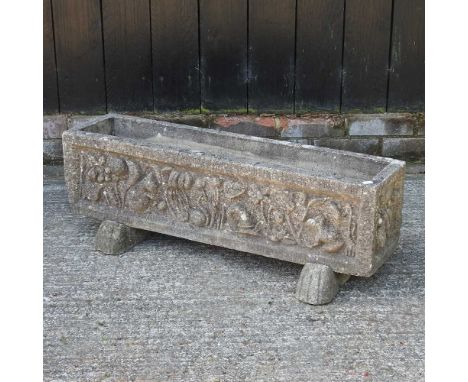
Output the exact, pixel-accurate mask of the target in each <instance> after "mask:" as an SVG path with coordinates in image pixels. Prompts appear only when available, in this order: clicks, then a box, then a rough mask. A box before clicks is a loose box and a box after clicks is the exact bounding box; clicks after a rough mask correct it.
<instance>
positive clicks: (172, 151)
mask: <svg viewBox="0 0 468 382" xmlns="http://www.w3.org/2000/svg"><path fill="white" fill-rule="evenodd" d="M63 139H64V149H65V177H66V180H67V185H68V191H69V199H70V203H71V205H72V207H73V208H74V209H75V211H77V212H80V213H83V214H85V215H88V216H91V217H95V218H98V219H103V220H106V219H107V220H115V221H118V222H120V223H122V224H126V225H128V226H131V227H134V228H139V229H144V230H150V231H155V232H161V233H165V234H170V235H174V236H179V237H183V238H187V239H190V240H196V241H201V242H204V243H207V244H213V245H218V246H224V247H228V248H232V249H237V250H240V251H244V252H250V253H254V254H259V255H263V256H268V257H274V258H278V259H281V260H285V261H291V262H295V263H299V264H305V263H309V262H315V263H321V264H325V265H328V266H330V267H331V268H332V269H333V270H334V271H335V272H338V273H346V274H353V275H360V276H370V275H372V274H373V273H374V272H375V271H376V270H377V269H378V268H379V267H380V266H381V265H382V264H383V262H384V261H385V260H386V258H387V257H388V256H390V254H391V253H392V252H393V250H394V248H395V246H396V245H397V242H398V237H399V228H400V224H401V208H402V195H403V177H404V163H403V162H400V161H396V160H393V159H388V158H378V157H372V156H366V155H362V154H354V153H348V152H343V151H336V150H330V149H325V148H317V147H313V146H301V145H297V144H292V143H289V142H279V141H272V140H266V139H261V138H254V137H248V136H243V135H237V134H229V133H224V132H216V131H211V130H207V129H199V128H195V127H188V126H182V125H175V124H171V123H167V122H159V121H152V120H147V119H141V118H133V117H125V116H110V117H108V118H103V119H102V120H100V121H98V122H94V123H92V124H89V125H87V126H82V127H80V128H78V129H72V130H69V131H67V132H65V133H64V135H63Z"/></svg>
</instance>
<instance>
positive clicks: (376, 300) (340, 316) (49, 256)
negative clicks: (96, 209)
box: [5, 166, 425, 382]
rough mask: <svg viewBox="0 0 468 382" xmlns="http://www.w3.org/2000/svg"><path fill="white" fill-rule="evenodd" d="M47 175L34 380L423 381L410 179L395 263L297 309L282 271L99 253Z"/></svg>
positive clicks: (250, 262) (157, 245)
mask: <svg viewBox="0 0 468 382" xmlns="http://www.w3.org/2000/svg"><path fill="white" fill-rule="evenodd" d="M409 167H410V166H409ZM44 173H45V174H46V175H47V174H48V173H50V171H44ZM56 173H57V171H55V170H54V171H52V180H51V179H50V178H47V179H45V184H44V197H43V200H44V210H43V211H44V247H43V248H44V249H43V258H44V260H43V263H44V288H43V296H44V300H43V304H44V308H43V311H44V314H43V317H44V319H43V325H44V333H43V347H44V377H43V378H44V381H47V382H52V381H64V382H65V381H67V382H68V381H70V382H75V381H103V382H104V381H105V382H111V381H168V382H169V381H175V382H176V381H177V382H182V381H211V382H214V381H220V382H221V381H222V382H230V381H233V382H237V381H248V382H259V381H265V382H267V381H268V382H269V381H289V382H331V381H334V382H357V381H361V382H362V381H369V382H370V381H379V382H380V381H397V382H407V381H408V382H409V381H411V382H423V381H424V356H425V345H424V341H425V334H424V333H425V331H424V329H425V328H424V325H425V316H424V310H425V306H424V294H425V283H424V272H425V266H424V263H425V254H424V224H425V218H424V211H425V209H424V202H425V199H424V175H409V176H407V177H406V180H405V187H404V190H405V198H404V207H403V224H402V227H401V239H400V245H399V246H398V249H397V251H396V253H395V256H392V257H391V258H389V260H388V261H387V262H386V263H385V265H384V266H382V268H380V270H379V271H378V272H377V273H376V274H375V275H374V276H373V277H370V278H361V277H352V278H351V279H350V280H349V281H348V282H347V283H346V284H344V285H343V287H341V288H340V291H339V293H338V295H337V296H336V298H335V300H334V301H333V302H332V303H331V304H328V305H322V306H311V305H306V304H303V303H301V302H299V301H298V300H297V299H296V298H295V297H294V291H295V288H296V286H297V280H298V278H299V275H300V273H301V269H302V266H299V265H297V264H293V263H288V262H284V261H278V260H275V259H269V258H265V257H262V256H256V255H250V254H247V253H242V252H238V251H233V250H229V249H226V248H220V247H213V246H209V245H205V244H201V243H197V242H191V241H187V240H183V239H179V238H176V237H171V236H165V235H152V236H154V237H151V238H150V239H148V240H146V241H145V242H143V243H141V244H139V245H137V246H136V247H134V248H133V250H132V251H131V253H128V254H124V255H122V256H104V255H102V254H100V253H99V252H97V251H95V250H94V235H95V233H96V230H97V228H98V226H99V223H98V222H97V221H96V220H94V219H91V218H87V217H80V216H76V215H74V214H73V213H72V211H71V210H70V207H69V204H68V202H67V193H66V187H65V185H64V183H63V179H62V180H57V178H56ZM40 250H42V248H40V249H39V248H37V255H38V256H40V253H39V252H40ZM5 253H6V254H8V252H5ZM11 255H13V254H12V253H11Z"/></svg>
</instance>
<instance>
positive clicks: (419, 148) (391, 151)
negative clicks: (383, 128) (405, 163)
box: [382, 138, 425, 160]
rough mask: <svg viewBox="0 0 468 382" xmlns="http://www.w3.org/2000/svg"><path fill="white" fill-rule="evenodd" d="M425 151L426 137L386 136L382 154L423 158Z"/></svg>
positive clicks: (406, 157) (404, 157)
mask: <svg viewBox="0 0 468 382" xmlns="http://www.w3.org/2000/svg"><path fill="white" fill-rule="evenodd" d="M424 153H425V143H424V138H385V139H384V140H383V145H382V155H384V156H389V157H390V156H391V157H394V158H402V159H412V160H417V159H422V158H424Z"/></svg>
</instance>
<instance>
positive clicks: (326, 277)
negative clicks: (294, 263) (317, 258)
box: [296, 263, 340, 305]
mask: <svg viewBox="0 0 468 382" xmlns="http://www.w3.org/2000/svg"><path fill="white" fill-rule="evenodd" d="M339 286H340V283H339V281H338V278H337V277H336V276H335V272H333V270H332V269H331V268H330V267H329V266H327V265H322V264H311V263H307V264H305V265H304V268H302V272H301V275H300V276H299V282H298V283H297V288H296V298H297V299H298V300H299V301H302V302H305V303H307V304H311V305H323V304H328V303H329V302H331V301H332V300H333V299H334V298H335V296H336V294H337V293H338V288H339Z"/></svg>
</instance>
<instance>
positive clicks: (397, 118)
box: [345, 114, 417, 136]
mask: <svg viewBox="0 0 468 382" xmlns="http://www.w3.org/2000/svg"><path fill="white" fill-rule="evenodd" d="M345 121H346V126H347V128H348V132H349V135H350V136H353V135H413V131H414V128H415V127H416V124H417V120H416V118H415V117H414V116H413V115H411V114H408V115H405V114H357V115H350V116H347V117H346V119H345Z"/></svg>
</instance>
